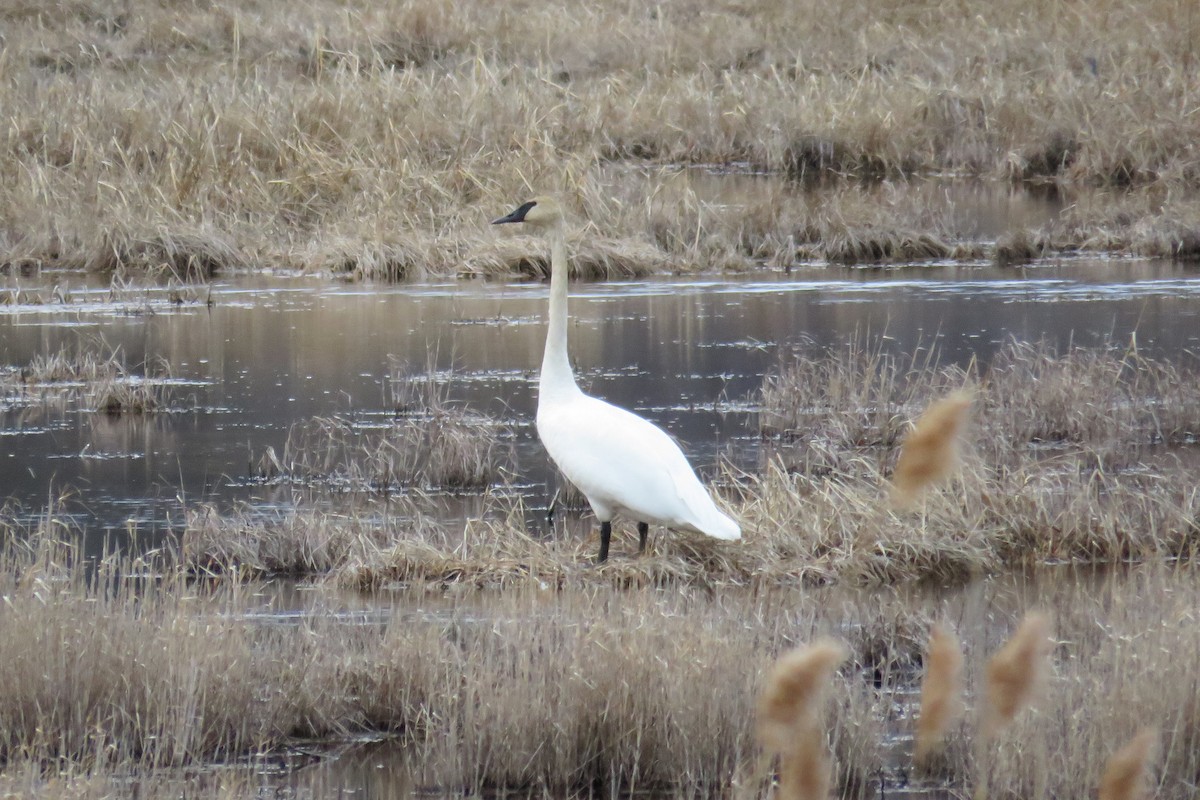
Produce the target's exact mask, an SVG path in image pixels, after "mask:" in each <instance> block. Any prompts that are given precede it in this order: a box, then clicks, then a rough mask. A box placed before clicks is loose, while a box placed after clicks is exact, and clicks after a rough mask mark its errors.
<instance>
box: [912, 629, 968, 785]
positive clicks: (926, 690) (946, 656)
mask: <svg viewBox="0 0 1200 800" xmlns="http://www.w3.org/2000/svg"><path fill="white" fill-rule="evenodd" d="M962 672H963V654H962V649H961V647H960V646H959V643H958V637H957V636H955V635H954V632H953V631H952V630H950V628H948V627H946V626H944V625H935V626H934V628H933V630H932V631H931V632H930V634H929V652H928V653H927V654H926V656H925V677H924V679H923V680H922V681H921V708H920V716H919V717H917V731H916V749H915V751H914V753H913V760H914V761H916V762H917V763H918V764H920V763H923V762H925V761H926V759H928V758H929V756H930V755H932V754H933V753H934V752H935V751H936V750H937V749H938V748H939V747H940V746H941V740H942V737H943V736H945V734H946V731H947V730H949V729H950V726H951V725H953V724H954V722H955V720H957V719H958V717H959V716H960V715H961V714H962V711H963V704H962Z"/></svg>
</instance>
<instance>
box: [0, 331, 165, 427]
mask: <svg viewBox="0 0 1200 800" xmlns="http://www.w3.org/2000/svg"><path fill="white" fill-rule="evenodd" d="M139 366H140V369H138V368H137V367H134V368H131V367H130V366H129V364H128V363H127V360H126V358H125V355H124V354H123V353H122V352H121V351H120V350H119V349H113V348H111V347H109V346H107V345H105V344H103V343H96V344H93V343H89V342H82V341H81V342H80V343H78V344H77V345H76V346H75V347H73V348H68V347H65V346H64V347H60V348H59V349H58V350H56V351H54V352H51V353H45V354H43V355H39V356H35V357H34V358H33V360H32V361H30V362H29V363H28V364H26V365H24V366H13V367H7V368H5V367H0V393H2V401H3V404H4V405H6V406H10V407H11V406H28V405H33V404H38V403H45V402H47V401H50V400H57V401H72V402H79V403H80V404H82V405H83V406H85V407H87V408H89V409H91V410H92V411H98V412H102V413H105V414H113V415H117V414H144V413H149V412H152V411H156V410H158V409H159V408H161V407H163V406H164V405H165V404H166V403H167V400H168V387H167V386H166V385H164V381H165V380H167V379H169V378H170V377H171V373H170V366H169V365H168V364H166V363H165V362H163V361H159V362H157V363H153V364H141V365H139ZM139 372H140V374H139Z"/></svg>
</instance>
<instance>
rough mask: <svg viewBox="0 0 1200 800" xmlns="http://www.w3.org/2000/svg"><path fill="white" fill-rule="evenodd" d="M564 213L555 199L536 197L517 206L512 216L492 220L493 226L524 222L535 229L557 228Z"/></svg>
mask: <svg viewBox="0 0 1200 800" xmlns="http://www.w3.org/2000/svg"><path fill="white" fill-rule="evenodd" d="M562 221H563V213H562V209H561V208H559V205H558V201H557V200H555V199H554V198H553V197H535V198H533V199H532V200H529V201H527V202H524V203H522V204H521V205H519V206H517V207H516V208H515V209H514V210H513V211H512V212H511V213H510V214H508V215H507V216H503V217H501V218H500V219H494V220H492V224H493V225H503V224H505V223H507V222H523V223H525V224H526V225H530V226H532V227H534V228H541V229H548V228H556V227H558V226H559V225H561V224H562Z"/></svg>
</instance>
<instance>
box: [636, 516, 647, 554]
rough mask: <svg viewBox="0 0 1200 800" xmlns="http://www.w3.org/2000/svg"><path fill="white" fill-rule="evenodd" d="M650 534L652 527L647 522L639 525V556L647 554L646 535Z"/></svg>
mask: <svg viewBox="0 0 1200 800" xmlns="http://www.w3.org/2000/svg"><path fill="white" fill-rule="evenodd" d="M648 533H650V525H649V523H646V522H639V523H638V555H641V554H642V553H644V552H646V534H648Z"/></svg>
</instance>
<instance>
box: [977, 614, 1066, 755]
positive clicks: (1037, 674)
mask: <svg viewBox="0 0 1200 800" xmlns="http://www.w3.org/2000/svg"><path fill="white" fill-rule="evenodd" d="M1051 644H1052V643H1051V638H1050V618H1049V617H1048V616H1046V615H1045V614H1041V613H1038V612H1032V613H1029V614H1026V615H1025V619H1024V620H1022V621H1021V625H1020V627H1018V628H1017V630H1016V632H1015V633H1013V635H1012V638H1010V639H1009V640H1008V642H1007V643H1006V644H1005V645H1004V647H1002V648H1000V650H999V652H997V653H996V655H994V656H992V658H991V660H990V661H989V662H988V665H987V672H986V675H985V682H986V685H987V703H986V716H985V719H984V733H985V735H991V734H994V733H997V732H999V731H1000V730H1001V729H1003V728H1004V727H1006V726H1007V725H1008V724H1009V723H1011V722H1012V721H1013V719H1015V718H1016V716H1017V714H1019V713H1020V712H1021V711H1022V710H1023V709H1024V708H1025V707H1026V706H1028V705H1029V704H1030V702H1031V700H1032V699H1033V695H1034V692H1035V690H1036V688H1037V686H1038V684H1039V683H1040V682H1041V680H1042V676H1043V674H1044V673H1045V671H1046V666H1047V663H1046V661H1047V659H1046V657H1047V656H1048V655H1049V653H1050V647H1051Z"/></svg>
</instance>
